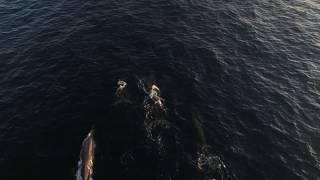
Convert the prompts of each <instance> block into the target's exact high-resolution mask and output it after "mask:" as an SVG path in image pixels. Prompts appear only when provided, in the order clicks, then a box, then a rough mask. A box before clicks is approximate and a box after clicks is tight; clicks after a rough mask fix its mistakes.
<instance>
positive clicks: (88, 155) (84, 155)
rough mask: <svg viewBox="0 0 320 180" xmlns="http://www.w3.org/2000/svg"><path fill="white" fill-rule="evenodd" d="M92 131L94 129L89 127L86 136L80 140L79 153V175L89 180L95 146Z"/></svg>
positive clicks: (84, 179)
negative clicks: (89, 129) (80, 163)
mask: <svg viewBox="0 0 320 180" xmlns="http://www.w3.org/2000/svg"><path fill="white" fill-rule="evenodd" d="M93 133H94V130H93V129H91V131H90V132H89V134H88V135H87V137H86V138H85V139H84V140H83V142H82V149H81V154H80V155H81V159H82V166H81V177H82V179H83V180H89V178H90V176H91V175H92V167H93V160H94V146H95V142H94V139H93Z"/></svg>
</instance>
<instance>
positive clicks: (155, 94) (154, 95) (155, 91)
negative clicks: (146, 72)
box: [149, 84, 164, 107]
mask: <svg viewBox="0 0 320 180" xmlns="http://www.w3.org/2000/svg"><path fill="white" fill-rule="evenodd" d="M149 97H150V99H152V100H153V102H154V103H155V104H158V105H159V106H160V107H163V102H162V101H163V100H164V99H163V98H162V97H160V89H159V88H158V87H157V86H156V85H154V84H153V85H152V86H151V90H150V93H149Z"/></svg>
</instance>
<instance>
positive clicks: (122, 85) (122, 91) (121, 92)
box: [116, 80, 127, 98]
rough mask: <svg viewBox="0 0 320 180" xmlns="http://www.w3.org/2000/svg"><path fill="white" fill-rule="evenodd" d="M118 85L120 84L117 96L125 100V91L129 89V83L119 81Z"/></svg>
mask: <svg viewBox="0 0 320 180" xmlns="http://www.w3.org/2000/svg"><path fill="white" fill-rule="evenodd" d="M117 84H118V88H117V91H116V95H117V96H118V97H121V98H123V97H124V96H125V93H126V92H125V89H126V87H127V83H126V82H125V81H122V80H119V81H118V82H117Z"/></svg>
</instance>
